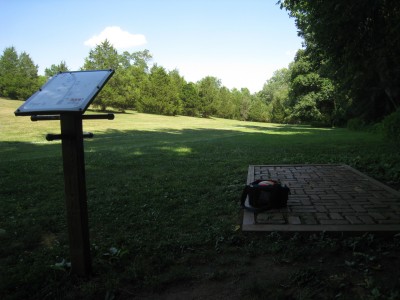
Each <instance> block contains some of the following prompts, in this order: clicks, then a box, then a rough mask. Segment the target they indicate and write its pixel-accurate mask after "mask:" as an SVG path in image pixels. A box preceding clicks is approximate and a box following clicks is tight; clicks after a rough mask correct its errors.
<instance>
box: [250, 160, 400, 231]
mask: <svg viewBox="0 0 400 300" xmlns="http://www.w3.org/2000/svg"><path fill="white" fill-rule="evenodd" d="M257 179H279V180H280V181H281V182H282V183H283V184H286V185H287V186H288V187H289V188H290V190H291V195H290V196H289V200H288V206H287V207H286V208H284V209H276V210H269V211H266V212H262V213H258V214H255V213H253V212H249V211H244V212H243V224H242V230H243V231H294V232H296V231H350V232H351V231H354V232H394V231H400V193H399V192H398V191H396V190H394V189H392V188H390V187H388V186H386V185H384V184H382V183H380V182H378V181H376V180H375V179H373V178H371V177H369V176H367V175H365V174H363V173H361V172H359V171H357V170H355V169H353V168H351V167H350V166H348V165H251V166H249V170H248V176H247V183H251V182H253V181H254V180H257ZM246 201H247V200H246Z"/></svg>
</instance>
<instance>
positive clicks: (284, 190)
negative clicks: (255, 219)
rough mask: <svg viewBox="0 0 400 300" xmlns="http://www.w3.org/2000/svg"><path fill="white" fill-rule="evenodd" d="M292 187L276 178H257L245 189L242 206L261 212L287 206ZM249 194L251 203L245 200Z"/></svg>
mask: <svg viewBox="0 0 400 300" xmlns="http://www.w3.org/2000/svg"><path fill="white" fill-rule="evenodd" d="M289 194H290V189H289V188H288V187H287V186H286V185H285V186H282V185H281V183H280V182H279V181H276V180H256V181H254V182H252V183H250V184H249V185H246V187H245V188H244V190H243V193H242V198H241V206H242V208H245V209H247V210H249V211H252V212H261V211H265V210H268V209H276V208H282V207H286V206H287V200H288V197H289ZM247 195H248V196H249V205H250V206H246V204H245V201H246V197H247Z"/></svg>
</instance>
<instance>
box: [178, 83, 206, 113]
mask: <svg viewBox="0 0 400 300" xmlns="http://www.w3.org/2000/svg"><path fill="white" fill-rule="evenodd" d="M181 99H182V106H183V113H184V114H185V115H187V116H192V117H199V116H200V111H201V104H200V96H199V92H198V91H197V86H196V85H195V84H194V83H193V82H189V83H186V84H185V85H184V86H183V88H182V97H181Z"/></svg>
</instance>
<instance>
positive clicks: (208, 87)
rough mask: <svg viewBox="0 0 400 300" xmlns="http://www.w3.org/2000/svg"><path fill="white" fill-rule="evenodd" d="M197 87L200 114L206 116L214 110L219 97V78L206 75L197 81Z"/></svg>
mask: <svg viewBox="0 0 400 300" xmlns="http://www.w3.org/2000/svg"><path fill="white" fill-rule="evenodd" d="M197 87H198V90H199V96H200V102H201V108H200V114H201V116H203V117H205V118H208V117H210V116H212V115H213V114H214V113H215V112H216V107H215V106H216V102H217V101H218V97H219V90H220V88H221V80H220V79H218V78H216V77H212V76H206V77H204V78H203V79H201V80H200V81H199V82H197Z"/></svg>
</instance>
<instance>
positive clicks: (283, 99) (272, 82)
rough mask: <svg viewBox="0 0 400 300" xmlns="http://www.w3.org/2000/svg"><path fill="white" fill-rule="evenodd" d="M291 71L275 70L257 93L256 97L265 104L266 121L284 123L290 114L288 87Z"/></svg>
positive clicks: (284, 69)
mask: <svg viewBox="0 0 400 300" xmlns="http://www.w3.org/2000/svg"><path fill="white" fill-rule="evenodd" d="M291 69H292V68H290V70H289V69H287V68H282V69H279V70H276V71H275V72H274V74H273V75H272V77H271V78H270V79H269V80H268V81H267V82H266V83H265V84H264V86H263V89H262V90H261V91H260V92H259V93H258V97H259V98H260V99H261V100H262V101H263V102H264V103H265V104H267V109H266V110H267V115H268V117H267V119H268V121H271V122H275V123H284V122H286V120H287V117H288V116H289V114H290V105H289V87H290V79H291V72H292V71H291Z"/></svg>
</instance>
